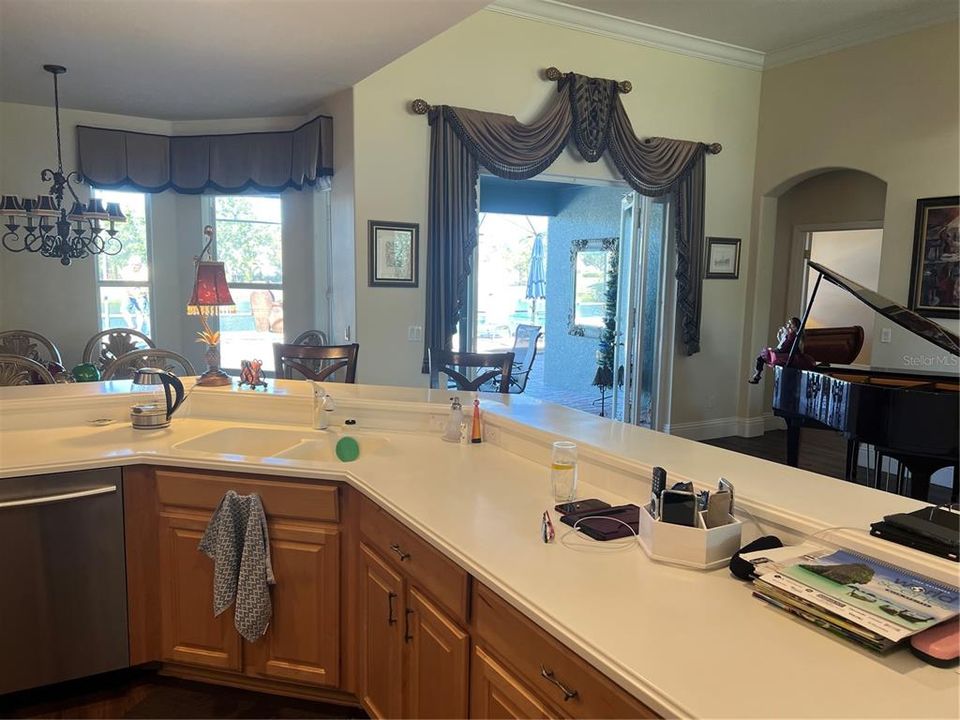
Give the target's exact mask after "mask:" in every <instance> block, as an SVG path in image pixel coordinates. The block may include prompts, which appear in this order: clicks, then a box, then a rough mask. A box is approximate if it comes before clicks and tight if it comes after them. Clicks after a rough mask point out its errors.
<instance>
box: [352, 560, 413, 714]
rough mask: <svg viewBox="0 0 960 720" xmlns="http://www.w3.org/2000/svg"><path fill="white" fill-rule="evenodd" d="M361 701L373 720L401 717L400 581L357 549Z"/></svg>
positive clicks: (401, 642)
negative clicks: (358, 552)
mask: <svg viewBox="0 0 960 720" xmlns="http://www.w3.org/2000/svg"><path fill="white" fill-rule="evenodd" d="M359 595H360V608H361V610H360V615H359V620H360V625H361V627H360V699H361V701H363V704H364V706H365V707H366V708H367V709H368V710H369V712H370V714H371V715H373V716H374V717H380V718H383V717H386V718H396V717H400V716H401V715H402V707H403V706H402V703H401V699H402V690H403V675H402V653H403V635H402V631H401V624H400V621H399V614H400V613H401V612H402V608H401V602H402V601H401V598H402V597H403V579H402V578H401V577H400V575H399V574H397V573H395V572H394V571H393V570H391V569H390V567H389V566H388V565H387V564H386V563H385V562H383V561H382V560H381V559H380V558H379V557H377V555H376V553H374V552H373V551H372V550H370V548H369V547H367V546H366V545H364V544H362V543H361V545H360V593H359Z"/></svg>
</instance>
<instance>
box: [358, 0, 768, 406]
mask: <svg viewBox="0 0 960 720" xmlns="http://www.w3.org/2000/svg"><path fill="white" fill-rule="evenodd" d="M548 64H553V65H556V66H557V67H559V68H561V69H563V70H576V71H577V72H580V73H584V74H588V75H594V76H601V77H610V78H617V79H629V80H631V81H632V82H633V86H634V89H633V92H632V93H630V94H629V95H626V96H624V98H623V100H624V104H625V106H626V108H627V111H628V113H629V115H630V118H631V120H632V122H633V126H634V129H635V130H636V132H637V133H638V134H641V135H667V136H672V137H679V138H688V139H696V140H704V141H711V142H712V141H718V142H721V143H723V147H724V149H723V152H722V153H721V154H720V155H718V156H710V157H708V159H707V213H706V231H707V234H709V235H720V236H725V237H742V238H746V237H747V236H748V231H749V207H750V202H751V199H750V198H751V194H750V188H751V186H752V179H753V169H754V162H755V157H754V145H755V138H756V132H757V107H758V102H759V90H760V75H759V73H757V72H754V71H750V70H745V69H741V68H734V67H731V66H728V65H722V64H719V63H714V62H709V61H705V60H699V59H695V58H691V57H687V56H682V55H678V54H674V53H668V52H664V51H660V50H655V49H652V48H647V47H642V46H639V45H635V44H631V43H624V42H619V41H615V40H609V39H606V38H602V37H599V36H596V35H592V34H587V33H582V32H576V31H573V30H567V29H564V28H560V27H556V26H553V25H547V24H542V23H538V22H534V21H530V20H522V19H518V18H513V17H508V16H505V15H501V14H498V13H493V12H488V11H484V12H480V13H478V14H477V15H474V16H473V17H471V18H469V19H467V20H465V21H464V22H462V23H460V24H459V25H457V26H455V27H454V28H452V29H451V30H448V31H447V32H445V33H443V34H442V35H440V36H438V37H436V38H434V39H433V40H430V41H429V42H427V43H426V44H424V45H423V46H421V47H419V48H417V49H416V50H413V51H412V52H410V53H408V54H407V55H405V56H404V57H402V58H400V59H399V60H396V61H395V62H393V63H392V64H391V65H388V66H387V67H386V68H384V69H382V70H380V71H379V72H377V73H375V74H374V75H372V76H370V77H369V78H367V79H365V80H363V81H362V82H361V83H359V84H358V85H357V86H355V88H354V113H355V130H356V137H355V143H356V156H355V159H356V202H357V228H356V230H357V328H358V338H359V341H360V344H361V346H362V348H363V349H362V352H361V353H360V371H359V377H360V378H361V379H362V380H363V381H364V382H376V383H386V384H396V385H420V384H424V383H425V382H426V378H425V377H424V376H422V375H421V374H420V358H421V352H422V348H421V344H420V343H414V342H409V341H408V340H407V328H408V326H410V325H421V326H422V325H423V318H424V298H425V283H424V272H425V268H426V258H425V253H424V252H422V251H423V250H424V249H425V248H426V230H427V228H426V214H427V163H428V152H429V144H428V140H429V128H428V125H427V121H426V118H424V117H422V116H417V115H413V114H412V113H410V111H409V110H408V106H409V102H410V101H411V100H413V99H414V98H417V97H422V98H425V99H426V100H427V101H428V102H431V103H437V104H439V103H445V104H451V105H461V106H466V107H473V108H479V109H483V110H492V111H496V112H502V113H508V114H512V115H516V117H517V118H518V119H520V120H521V121H524V120H529V119H531V118H533V117H535V116H536V115H537V113H538V112H539V110H540V108H542V106H543V104H544V103H545V101H546V99H547V97H548V95H549V93H551V92H554V91H555V87H554V85H553V84H552V83H548V82H546V81H544V80H542V79H541V78H540V72H541V70H542V69H543V68H544V67H545V66H546V65H548ZM548 172H549V173H550V174H552V175H553V174H559V175H567V176H576V177H589V178H607V179H609V178H613V177H615V175H614V172H613V171H612V170H611V168H610V167H608V166H607V165H606V164H605V163H604V162H603V161H601V162H599V163H596V164H592V165H591V164H587V163H584V162H582V161H579V160H576V159H574V157H573V155H572V154H571V153H569V152H568V153H567V154H565V155H564V156H562V157H561V158H560V159H559V160H558V161H557V162H556V163H555V164H554V165H553V166H552V167H551V168H550V170H549V171H548ZM370 219H382V220H402V221H408V222H417V223H420V229H421V239H420V243H421V256H420V258H421V267H420V277H421V283H420V288H419V289H416V290H410V289H392V288H391V289H388V288H368V287H367V279H366V273H367V251H366V223H367V221H368V220H370ZM748 271H749V266H741V273H743V274H746V273H747V272H748ZM745 286H746V282H745V280H742V279H741V280H740V281H736V282H731V281H706V282H705V283H704V286H703V288H704V301H703V307H704V312H703V340H702V347H703V352H701V353H700V354H699V355H695V356H693V357H691V358H685V357H679V358H677V360H676V363H675V376H674V383H673V387H674V402H673V408H672V410H673V412H672V422H674V423H676V422H684V421H690V420H701V419H709V418H721V417H728V416H731V415H734V414H735V413H736V403H737V389H736V385H735V384H734V383H731V382H729V378H731V377H735V376H737V375H738V374H739V352H740V345H741V332H742V328H741V318H742V315H743V310H744V303H745V295H744V290H745ZM387 358H389V361H385V359H387Z"/></svg>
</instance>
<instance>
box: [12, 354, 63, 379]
mask: <svg viewBox="0 0 960 720" xmlns="http://www.w3.org/2000/svg"><path fill="white" fill-rule="evenodd" d="M55 382H56V380H55V379H54V377H53V374H52V373H51V372H50V371H49V370H47V369H46V368H45V367H44V366H43V365H41V364H40V363H38V362H37V361H36V360H31V359H30V358H28V357H24V356H23V355H12V354H8V353H2V354H0V387H13V386H16V385H52V384H54V383H55Z"/></svg>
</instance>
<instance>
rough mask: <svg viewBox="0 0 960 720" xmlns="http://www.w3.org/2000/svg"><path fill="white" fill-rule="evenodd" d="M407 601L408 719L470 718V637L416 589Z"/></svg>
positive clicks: (410, 593)
mask: <svg viewBox="0 0 960 720" xmlns="http://www.w3.org/2000/svg"><path fill="white" fill-rule="evenodd" d="M405 599H406V602H405V604H404V611H403V612H404V627H405V632H404V641H405V642H406V643H407V658H408V659H407V673H406V679H407V682H406V688H405V694H406V708H405V712H404V717H409V718H449V717H466V716H467V696H468V693H469V689H468V678H467V669H468V667H469V664H470V659H469V654H470V636H469V635H468V634H467V633H466V631H464V630H462V629H460V627H459V626H458V625H457V624H456V623H454V622H453V621H452V620H451V619H450V618H449V617H447V615H446V614H445V613H444V612H443V611H442V610H440V609H439V608H438V607H437V606H436V605H434V604H433V603H432V602H430V600H428V599H427V598H426V597H425V596H424V595H423V594H422V593H420V592H418V591H417V589H416V588H415V587H410V588H409V589H408V590H407V592H406V596H405Z"/></svg>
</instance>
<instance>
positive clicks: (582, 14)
mask: <svg viewBox="0 0 960 720" xmlns="http://www.w3.org/2000/svg"><path fill="white" fill-rule="evenodd" d="M487 10H492V11H493V12H498V13H503V14H504V15H512V16H513V17H519V18H524V19H526V20H536V21H539V22H545V23H550V24H551V25H559V26H560V27H565V28H568V29H570V30H579V31H580V32H586V33H591V34H593V35H600V36H601V37H606V38H611V39H613V40H622V41H624V42H631V43H636V44H637V45H646V46H647V47H653V48H657V49H659V50H668V51H670V52H675V53H679V54H681V55H690V56H692V57H696V58H701V59H703V60H712V61H714V62H719V63H725V64H727V65H735V66H737V67H743V68H749V69H750V70H762V69H763V60H764V55H763V53H762V52H760V51H759V50H751V49H749V48H744V47H740V46H738V45H731V44H729V43H724V42H720V41H718V40H709V39H707V38H702V37H698V36H696V35H688V34H687V33H682V32H678V31H676V30H668V29H667V28H662V27H657V26H656V25H648V24H647V23H642V22H639V21H637V20H628V19H626V18H621V17H616V16H614V15H608V14H607V13H602V12H597V11H596V10H587V9H586V8H581V7H575V6H573V5H567V4H566V3H562V2H557V1H556V0H496V2H494V3H493V4H492V5H488V6H487Z"/></svg>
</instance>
